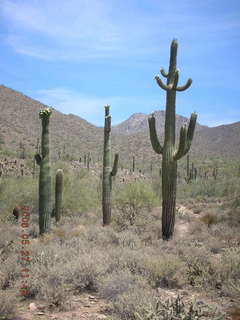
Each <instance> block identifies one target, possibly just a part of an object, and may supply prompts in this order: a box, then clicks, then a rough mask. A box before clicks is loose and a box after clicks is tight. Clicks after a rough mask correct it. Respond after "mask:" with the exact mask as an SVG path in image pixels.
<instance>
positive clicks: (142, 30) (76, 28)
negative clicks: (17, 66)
mask: <svg viewBox="0 0 240 320" xmlns="http://www.w3.org/2000/svg"><path fill="white" fill-rule="evenodd" d="M145 6H146V8H144V9H143V8H141V7H139V3H138V2H136V1H132V2H121V3H120V2H119V1H115V0H101V1H99V0H68V1H59V0H1V4H0V10H1V16H2V20H3V21H5V22H6V25H7V26H8V34H7V39H6V41H7V43H8V44H9V45H11V46H12V47H13V48H14V50H15V51H17V52H19V53H21V54H25V55H29V56H33V57H36V58H40V59H49V60H56V59H61V60H84V59H95V58H99V57H100V58H110V57H125V58H128V57H134V58H135V59H138V58H139V57H140V56H141V55H146V53H147V54H148V55H149V54H151V53H158V54H159V52H161V48H160V47H161V46H160V44H162V43H163V42H167V43H169V39H172V38H173V37H175V36H177V37H180V39H181V41H182V42H183V47H184V46H185V45H186V44H187V43H188V46H189V43H192V41H193V40H195V39H196V35H197V37H198V41H195V42H194V48H190V47H189V48H188V52H190V51H192V50H195V51H196V50H200V52H201V51H203V50H205V51H206V47H205V46H203V41H204V43H206V41H208V43H207V46H208V49H209V47H211V46H217V45H218V44H219V45H222V44H223V43H226V41H227V37H226V34H224V32H228V31H229V30H234V29H235V30H237V28H239V25H240V22H239V20H237V19H236V18H235V17H233V16H227V15H226V17H225V18H226V19H225V21H224V23H223V21H222V20H221V18H219V17H218V16H216V17H214V23H212V22H213V20H212V18H213V17H207V16H206V17H205V16H204V15H201V16H200V15H199V14H198V10H197V8H198V6H201V5H200V4H197V5H196V4H194V3H191V2H189V1H188V0H183V1H182V2H181V5H179V6H175V5H172V4H167V3H166V4H162V3H159V1H158V2H155V3H154V1H151V2H150V3H147V1H146V4H145ZM148 6H149V8H148ZM186 8H187V9H188V10H186ZM219 33H221V34H222V37H221V38H220V37H218V36H216V35H217V34H219ZM209 39H210V40H212V41H209ZM183 40H184V41H183ZM184 42H185V43H184ZM167 54H168V52H166V55H167Z"/></svg>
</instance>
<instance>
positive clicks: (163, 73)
mask: <svg viewBox="0 0 240 320" xmlns="http://www.w3.org/2000/svg"><path fill="white" fill-rule="evenodd" d="M160 72H161V75H162V76H163V77H165V78H167V77H168V73H167V72H166V71H165V70H164V69H163V68H161V69H160Z"/></svg>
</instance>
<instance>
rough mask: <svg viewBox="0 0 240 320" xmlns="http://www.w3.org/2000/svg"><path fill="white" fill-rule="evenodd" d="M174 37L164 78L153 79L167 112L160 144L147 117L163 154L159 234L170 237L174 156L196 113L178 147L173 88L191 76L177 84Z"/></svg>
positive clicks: (184, 144) (183, 146) (183, 149)
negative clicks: (162, 141) (160, 230)
mask: <svg viewBox="0 0 240 320" xmlns="http://www.w3.org/2000/svg"><path fill="white" fill-rule="evenodd" d="M177 47H178V44H177V41H176V40H173V41H172V44H171V50H170V63H169V70H168V73H166V72H165V71H164V69H161V70H160V72H161V74H162V76H163V77H165V78H167V84H164V83H163V82H162V80H161V79H160V78H159V76H156V77H155V79H156V81H157V84H158V85H159V86H160V87H161V88H162V89H163V90H165V91H166V94H167V97H166V114H165V137H164V144H163V146H161V144H160V142H159V140H158V136H157V132H156V125H155V117H154V114H152V115H151V116H150V117H149V119H148V122H149V131H150V139H151V144H152V147H153V150H154V151H155V152H156V153H158V154H162V199H163V201H162V238H163V240H169V239H170V238H171V237H172V235H173V232H174V224H175V210H176V181H177V160H179V159H180V158H182V157H183V156H184V155H185V154H186V153H187V152H188V151H189V149H190V147H191V142H192V139H193V135H194V129H195V124H196V119H197V115H196V113H192V115H191V118H190V122H189V125H188V127H186V125H184V126H182V127H181V130H180V141H179V145H178V148H176V145H175V118H176V106H175V103H176V91H183V90H186V89H187V88H189V87H190V85H191V83H192V80H191V79H189V80H188V81H187V82H186V84H185V85H184V86H181V87H179V86H178V80H179V71H178V70H177V69H176V67H177Z"/></svg>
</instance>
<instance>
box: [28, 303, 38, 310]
mask: <svg viewBox="0 0 240 320" xmlns="http://www.w3.org/2000/svg"><path fill="white" fill-rule="evenodd" d="M28 308H29V310H30V311H32V312H33V311H36V310H37V306H36V305H35V303H33V302H32V303H30V304H29V307H28Z"/></svg>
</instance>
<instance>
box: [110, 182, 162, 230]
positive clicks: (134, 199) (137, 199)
mask: <svg viewBox="0 0 240 320" xmlns="http://www.w3.org/2000/svg"><path fill="white" fill-rule="evenodd" d="M114 203H115V206H116V208H117V209H118V210H120V211H121V212H122V214H123V215H122V219H123V220H127V221H128V222H129V223H130V225H133V224H134V223H135V220H136V217H137V216H138V215H139V214H140V213H142V212H143V211H145V210H147V211H148V212H149V211H151V210H152V208H154V207H155V206H157V204H158V200H157V197H156V195H155V193H154V192H153V190H152V187H151V185H150V184H146V183H129V184H126V185H124V186H123V187H122V188H121V189H120V190H119V192H118V194H117V195H116V196H115V199H114Z"/></svg>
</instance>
